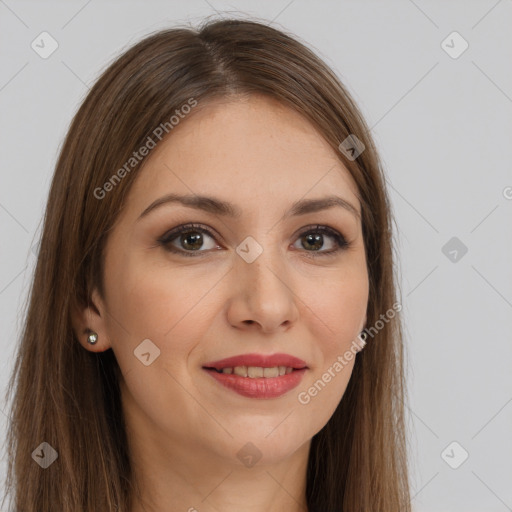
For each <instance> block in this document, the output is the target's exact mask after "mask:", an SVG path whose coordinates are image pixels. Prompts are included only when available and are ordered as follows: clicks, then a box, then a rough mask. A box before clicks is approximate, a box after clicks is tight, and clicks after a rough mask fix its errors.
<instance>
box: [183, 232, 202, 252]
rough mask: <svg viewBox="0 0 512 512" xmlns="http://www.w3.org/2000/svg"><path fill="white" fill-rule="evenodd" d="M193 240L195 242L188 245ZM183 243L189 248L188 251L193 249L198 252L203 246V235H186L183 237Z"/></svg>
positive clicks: (194, 233) (196, 233) (195, 233)
mask: <svg viewBox="0 0 512 512" xmlns="http://www.w3.org/2000/svg"><path fill="white" fill-rule="evenodd" d="M190 233H193V234H190ZM190 239H192V240H193V242H192V243H191V244H189V243H188V240H190ZM181 242H182V243H183V247H185V248H187V249H193V250H197V249H200V248H201V246H202V245H203V235H202V233H198V232H194V231H192V232H189V233H184V234H182V235H181Z"/></svg>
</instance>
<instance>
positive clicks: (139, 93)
mask: <svg viewBox="0 0 512 512" xmlns="http://www.w3.org/2000/svg"><path fill="white" fill-rule="evenodd" d="M391 222H392V220H391V212H390V206H389V202H388V198H387V193H386V190H385V182H384V177H383V174H382V170H381V165H380V163H379V159H378V156H377V153H376V150H375V147H374V144H373V142H372V140H371V138H370V135H369V133H368V129H367V127H366V125H365V122H364V120H363V119H362V117H361V114H360V113H359V111H358V109H357V107H356V105H355V104H354V102H353V100H352V99H351V98H350V96H349V95H348V93H347V92H346V90H345V89H344V87H343V86H342V84H341V83H340V82H339V80H338V79H337V78H336V77H335V75H334V74H333V72H332V71H330V70H329V68H328V67H327V66H326V65H325V64H324V63H323V62H322V61H321V60H319V58H318V57H317V56H315V55H314V54H313V53H312V52H311V51H310V50H309V49H307V48H306V47H305V46H304V45H303V44H301V43H300V42H298V41H297V40H296V39H294V38H292V37H291V36H289V35H287V34H285V33H283V32H282V31H278V30H276V29H274V28H270V27H268V26H265V25H264V24H260V23H256V22H249V21H239V20H223V21H215V22H209V23H205V24H204V26H203V27H201V29H200V30H199V31H195V30H191V29H188V28H175V29H170V30H164V31H160V32H158V33H155V34H152V35H151V36H149V37H146V38H145V39H144V40H142V41H140V42H139V43H138V44H136V45H135V46H133V47H132V48H130V49H128V50H127V51H126V52H125V53H124V54H123V55H121V56H120V57H119V58H118V59H117V60H116V61H115V62H114V63H112V64H111V65H110V66H109V67H108V69H107V70H106V71H105V72H104V73H103V74H102V76H101V77H100V78H99V80H98V81H97V83H96V84H95V86H94V87H93V88H92V89H91V91H90V93H89V94H88V96H87V97H86V99H85V101H84V103H83V105H82V106H81V107H80V109H79V111H78V113H77V114H76V116H75V118H74V120H73V122H72V124H71V127H70V129H69V132H68V134H67V137H66V140H65V143H64V145H63V148H62V151H61V154H60V157H59V160H58V162H57V166H56V170H55V175H54V179H53V182H52V186H51V190H50V194H49V198H48V205H47V210H46V217H45V224H44V230H43V235H42V240H41V249H40V253H39V257H38V262H37V268H36V271H35V277H34V281H33V285H32V291H31V296H30V302H29V307H28V312H27V317H26V322H25V326H24V330H23V333H22V339H21V344H20V347H19V353H18V357H17V361H16V366H15V372H14V374H13V379H12V382H11V386H12V390H13V404H12V425H11V429H10V432H9V439H8V441H9V449H10V459H9V462H10V466H9V481H8V483H9V489H10V491H12V496H13V503H14V510H16V511H24V512H32V511H34V512H35V511H36V510H37V511H38V512H47V511H50V510H52V511H53V510H60V511H66V512H68V511H69V512H79V511H80V512H84V511H91V512H92V511H94V512H96V511H99V510H102V511H103V510H105V511H111V510H112V511H113V510H118V511H126V512H140V511H163V510H166V511H178V510H189V511H194V510H197V511H215V510H222V511H224V512H226V511H234V510H236V511H240V510H244V511H254V512H259V511H261V512H263V511H265V512H268V511H277V510H279V511H281V510H287V511H291V512H295V511H309V512H317V511H322V512H326V511H332V512H335V511H336V512H340V511H350V512H356V511H366V512H368V511H372V512H373V511H379V512H387V511H397V510H400V511H409V510H410V498H409V488H408V475H407V463H406V437H405V428H404V410H403V407H404V406H403V400H404V396H405V389H404V370H403V365H404V361H403V359H404V358H403V347H402V334H401V326H400V320H399V318H400V317H399V315H398V314H397V311H398V310H399V309H400V305H399V303H397V302H396V297H395V293H396V289H395V281H394V279H395V278H394V276H393V268H394V267H393V259H392V233H391ZM368 334H369V335H370V336H371V339H370V338H369V337H368ZM365 338H366V339H367V346H366V347H365V348H364V350H362V348H363V347H364V344H365V342H364V340H365Z"/></svg>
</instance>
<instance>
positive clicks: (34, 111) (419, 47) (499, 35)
mask: <svg viewBox="0 0 512 512" xmlns="http://www.w3.org/2000/svg"><path fill="white" fill-rule="evenodd" d="M216 10H217V11H219V12H225V11H230V12H231V13H232V14H236V15H237V16H256V17H258V18H260V19H266V20H269V21H270V20H275V23H276V24H277V25H276V26H278V27H282V28H284V29H286V30H290V31H291V32H293V33H295V34H296V35H297V36H298V37H300V38H302V39H303V40H304V41H306V42H307V44H308V45H309V46H310V47H312V48H313V49H315V50H316V51H317V52H318V53H319V54H320V56H321V57H323V58H324V59H325V60H326V61H327V63H328V64H330V65H331V66H332V67H333V68H334V70H335V71H336V72H337V73H338V75H339V76H340V78H341V79H342V80H343V82H344V83H345V84H346V86H347V87H348V89H349V91H350V92H351V93H352V94H353V95H354V97H355V99H356V101H357V102H358V103H359V105H360V107H361V109H362V111H363V114H364V115H365V116H366V119H367V120H368V123H369V125H370V126H371V127H372V130H371V131H372V134H373V136H374V137H375V139H376V142H377V144H378V147H379V149H380V152H381V156H382V159H383V161H384V165H385V168H386V173H387V178H388V184H389V191H390V196H391V200H392V204H393V210H394V214H395V216H396V220H397V223H398V231H397V232H396V238H397V240H398V256H399V268H398V270H399V272H400V274H401V278H400V279H401V290H402V299H403V307H404V310H403V311H404V320H405V324H406V341H407V349H408V360H409V370H408V387H409V394H410V401H409V403H408V406H407V413H408V424H409V429H410V440H411V449H410V461H411V468H412V483H413V489H412V494H413V496H414V499H413V506H414V510H416V511H417V512H423V511H464V512H467V511H486V512H493V511H495V512H502V511H506V510H512V485H511V482H512V463H511V459H512V441H511V433H512V429H511V426H512V403H511V402H512V374H511V371H510V368H511V361H512V343H511V336H510V332H511V328H512V315H511V313H512V264H511V262H512V239H511V227H512V223H511V221H512V188H507V187H512V171H511V163H510V162H511V157H512V150H511V138H510V137H511V132H512V130H511V129H512V116H511V114H512V70H511V66H510V63H511V62H512V36H511V30H510V27H511V26H512V25H511V21H512V19H511V18H512V2H511V1H510V0H501V1H495V0H489V1H487V0H485V1H483V0H482V1H473V2H469V1H464V2H463V1H452V2H442V1H428V2H427V1H420V0H416V1H415V2H413V1H411V0H409V1H408V0H401V1H398V0H397V1H382V2H377V1H373V2H370V1H359V2H355V1H341V2H340V1H337V2H334V1H323V2H315V4H314V5H313V4H312V3H307V2H305V1H304V0H292V1H289V0H283V1H278V2H266V3H260V2H256V1H244V2H237V3H236V4H235V3H228V2H222V1H216V0H209V1H203V0H195V1H191V2H188V3H186V4H185V3H184V2H177V1H167V2H157V1H150V2H142V1H139V2H135V1H124V2H113V1H108V2H107V1H104V2H99V1H98V0H92V1H89V2H87V1H82V2H75V1H67V2H44V3H43V2H35V1H34V2H23V1H14V0H5V1H1V0H0V38H1V45H0V48H1V49H2V53H1V57H0V58H1V61H0V63H1V67H0V73H1V75H0V106H1V109H2V115H1V118H0V126H1V130H2V131H1V138H0V140H1V144H2V151H1V153H0V158H1V166H0V173H1V186H0V230H1V234H0V236H1V244H0V255H1V267H0V310H1V322H2V323H1V325H0V329H1V337H0V349H1V351H0V353H1V359H0V388H1V389H2V391H3V390H4V389H5V385H6V383H7V378H8V375H9V374H10V371H11V369H12V361H13V355H14V351H15V348H16V343H17V336H18V333H19V329H20V326H21V320H22V318H21V316H20V312H21V308H22V306H23V301H24V299H25V297H26V294H27V291H28V286H29V284H30V279H31V274H32V271H33V268H34V262H35V256H34V254H33V253H32V252H31V248H32V247H33V246H34V244H35V243H36V241H37V237H38V234H39V229H40V222H41V217H42V214H43V211H44V206H45V201H46V196H47V192H48V187H49V183H50V180H51V176H52V173H53V168H54V165H55V161H56V157H57V154H58V150H59V149H60V146H61V143H62V140H63V137H64V135H65V133H66V130H67V127H68V124H69V122H70V120H71V118H72V116H73V114H74V113H75V111H76V109H77V107H78V105H79V104H80V102H81V101H82V100H83V98H84V96H85V95H86V93H87V92H88V88H89V87H90V85H91V84H92V83H93V82H94V80H95V78H96V77H97V76H98V74H99V72H100V71H101V70H102V69H103V68H104V67H105V66H106V65H107V64H108V63H109V62H110V61H111V59H112V58H113V57H114V56H116V55H118V54H119V53H120V52H121V51H122V50H123V49H125V48H127V47H128V46H130V45H132V44H133V43H135V42H136V41H138V40H139V39H140V38H142V37H143V36H144V35H145V34H147V33H149V32H151V31H154V30H156V29H159V28H164V27H168V26H171V25H172V24H174V23H175V22H176V21H187V20H190V21H192V22H195V21H198V20H200V19H201V18H202V17H203V16H206V15H212V14H215V11H216ZM240 13H242V14H240ZM42 31H47V32H49V33H50V34H51V35H52V36H53V38H55V39H56V40H57V42H58V44H59V47H58V49H57V50H56V51H55V53H53V54H52V55H51V56H50V57H49V58H48V59H42V58H41V57H40V56H39V55H38V54H37V53H36V52H35V51H34V50H33V49H32V48H31V43H32V41H33V40H34V39H36V37H37V36H38V35H39V34H40V33H41V32H42ZM453 31H457V32H459V33H460V34H461V35H462V37H463V38H464V39H465V40H466V41H467V42H468V43H469V48H468V49H467V50H466V51H465V52H464V53H462V54H461V55H460V56H459V57H458V58H456V59H455V58H452V57H450V56H449V55H448V54H447V53H446V52H445V51H444V50H443V48H442V47H441V42H442V41H443V40H445V38H446V37H447V36H448V35H449V34H451V33H452V32H453ZM450 41H451V40H450V39H448V44H449V45H451V46H453V47H454V48H453V50H457V49H458V48H460V45H459V43H457V42H453V43H452V42H450ZM453 50H452V51H453ZM452 237H457V238H458V240H459V241H460V243H463V244H464V245H465V246H466V247H467V249H468V251H467V253H466V254H464V255H463V256H461V254H462V253H461V252H460V251H458V253H457V260H456V261H455V262H454V261H451V259H450V258H453V257H454V253H452V254H451V255H450V253H449V251H450V250H453V247H451V246H450V245H449V246H448V248H447V249H445V251H444V252H443V250H442V248H443V247H444V246H445V244H446V243H447V242H448V241H449V240H450V239H451V238H452ZM457 243H459V242H457ZM459 245H460V244H459ZM456 250H458V249H456ZM445 253H446V254H447V255H448V256H449V257H448V256H447V255H445ZM84 385H88V384H87V383H84ZM0 409H1V410H2V412H3V414H2V413H0V423H1V424H0V432H1V433H2V436H1V438H2V439H3V438H4V433H5V432H6V428H7V421H8V420H7V416H6V406H5V403H4V402H3V401H2V402H0ZM453 441H456V442H457V443H458V445H456V446H455V448H454V449H453V451H452V450H451V448H450V449H448V452H447V454H446V452H444V450H445V448H446V447H447V446H448V445H450V443H452V442H453ZM462 449H464V450H466V451H467V452H468V453H469V457H468V459H467V460H466V461H465V462H464V463H463V464H462V465H460V466H459V467H458V468H457V469H453V468H452V467H450V466H449V465H448V463H447V462H446V461H449V462H450V463H451V464H452V465H454V463H458V462H460V460H461V459H460V457H461V453H463V452H462ZM442 453H445V455H444V457H443V456H442ZM4 475H5V456H3V458H2V463H1V465H0V478H2V479H3V477H4Z"/></svg>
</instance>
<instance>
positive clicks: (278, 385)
mask: <svg viewBox="0 0 512 512" xmlns="http://www.w3.org/2000/svg"><path fill="white" fill-rule="evenodd" d="M203 369H204V370H205V371H206V372H207V373H208V374H209V375H211V376H212V377H213V378H214V379H215V380H216V381H217V382H218V383H219V384H221V385H222V386H224V387H225V388H228V389H230V390H232V391H235V392H236V393H238V394H240V395H242V396H244V397H248V398H259V399H268V398H277V397H280V396H282V395H284V394H285V393H287V392H288V391H290V390H292V389H293V388H295V387H297V386H298V385H299V383H300V381H301V380H302V378H303V376H304V373H305V372H306V371H307V370H308V367H307V366H306V363H305V362H304V361H303V360H302V359H299V358H297V357H294V356H291V355H289V354H271V355H267V354H244V355H240V356H233V357H228V358H226V359H221V360H219V361H211V362H209V363H206V364H205V365H204V366H203ZM277 370H279V371H278V372H277ZM285 370H286V371H285Z"/></svg>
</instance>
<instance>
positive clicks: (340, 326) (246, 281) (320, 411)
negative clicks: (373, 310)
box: [76, 95, 368, 512]
mask: <svg viewBox="0 0 512 512" xmlns="http://www.w3.org/2000/svg"><path fill="white" fill-rule="evenodd" d="M220 127H222V129H220ZM119 186H122V185H119ZM168 193H179V194H201V195H209V196H214V197H217V198H220V199H222V200H227V201H230V202H232V203H234V204H235V206H237V207H239V208H240V209H241V210H242V214H241V216H240V218H237V219H234V218H229V217H226V218H224V217H222V216H220V215H215V214H212V213H209V212H205V211H200V210H196V209H193V208H190V207H186V206H183V205H180V204H178V203H169V204H166V205H162V206H160V207H158V208H155V209H154V210H153V211H151V212H150V213H148V214H147V215H145V216H143V217H142V218H140V219H139V216H140V215H141V213H142V212H143V211H144V210H145V209H146V208H147V207H148V205H150V204H151V203H152V202H153V201H155V200H156V199H158V198H160V197H162V196H165V195H166V194H168ZM329 194H336V195H338V196H340V197H342V198H343V199H345V200H346V201H348V202H350V203H351V204H352V205H353V206H354V208H355V209H356V210H357V212H359V213H360V203H359V200H358V195H357V187H356V184H355V182H354V181H353V179H352V178H351V176H350V174H349V172H348V170H347V169H346V168H345V167H344V166H343V164H342V163H341V162H340V160H339V158H338V155H337V154H336V152H335V151H334V150H333V149H332V148H331V147H330V146H329V145H328V144H327V142H325V140H324V139H323V138H322V137H321V135H320V134H319V133H318V132H317V131H316V130H315V128H314V127H313V126H312V125H311V124H310V123H309V122H308V121H306V120H305V119H303V118H302V117H301V116H300V115H299V114H297V113H296V112H295V111H293V110H291V109H289V108H287V107H285V106H282V105H281V104H279V103H277V102H276V101H275V100H271V99H268V98H264V97H259V96H254V95H253V96H250V97H245V98H243V99H236V100H233V99H232V100H229V101H228V100H226V101H222V102H219V101H216V102H214V103H210V104H207V105H202V106H200V107H198V108H197V109H196V111H195V112H194V113H193V114H191V115H190V116H189V118H186V119H185V120H183V121H181V123H180V124H179V125H178V126H177V127H175V128H174V130H173V131H172V132H171V134H170V136H169V137H168V138H167V139H164V141H163V142H162V143H161V144H160V145H159V146H157V148H156V149H154V150H152V153H150V157H149V158H148V160H147V161H146V162H145V166H144V167H143V169H142V170H141V172H140V174H139V176H138V177H137V180H136V181H135V183H134V185H133V187H132V189H131V190H130V193H129V195H128V197H127V203H126V208H125V209H124V210H123V211H122V213H121V214H120V216H119V218H118V222H117V223H116V226H115V228H114V229H113V231H112V232H111V235H110V237H109V239H108V242H107V247H106V253H105V273H104V277H105V296H104V297H100V296H99V294H98V293H97V292H96V291H94V292H93V294H92V300H93V303H94V305H95V306H96V308H97V310H98V312H96V311H95V310H94V308H87V309H84V310H83V311H81V312H80V314H79V315H78V316H77V318H76V328H77V329H78V332H83V331H81V329H84V328H86V327H87V328H90V329H92V330H94V331H95V332H97V333H98V342H97V343H96V345H94V346H92V345H89V344H87V343H86V336H79V339H80V342H81V343H82V344H83V346H84V348H85V349H87V350H90V351H97V352H99V351H103V350H107V349H109V348H112V349H113V351H114V353H115V355H116V358H117V360H118V362H119V365H120V367H121V370H122V373H123V376H124V378H123V380H122V382H121V390H122V402H123V407H124V411H125V415H126V424H127V432H128V439H129V449H130V453H131V458H132V463H133V467H134V472H135V477H136V480H137V482H138V483H139V486H140V488H141V496H140V497H138V498H136V497H134V500H135V501H134V506H133V509H132V512H142V511H143V510H146V511H164V510H165V511H189V512H193V511H196V510H197V511H200V512H207V511H212V512H213V511H222V512H239V511H240V510H244V511H247V512H277V511H282V510H287V511H290V512H299V511H301V512H304V511H306V510H307V507H306V501H305V489H306V468H307V459H308V453H309V449H310V443H311V439H312V437H313V436H314V435H315V434H316V433H317V432H318V431H319V430H320V429H321V428H322V427H323V426H324V425H325V424H326V423H327V421H328V420H329V418H330V417H331V415H332V414H333V412H334V410H335V408H336V406H337V405H338V403H339V401H340V400H341V398H342V396H343V394H344V392H345V389H346V387H347V384H348V382H349V379H350V376H351V373H352V369H353V366H354V363H355V357H354V359H352V360H351V361H350V362H348V363H347V364H346V365H345V366H344V367H343V369H342V371H339V372H337V373H336V372H335V373H334V375H335V376H334V377H331V379H330V382H329V383H327V384H326V385H325V387H323V389H321V391H319V392H318V394H317V395H316V396H314V397H311V400H310V401H309V403H307V404H302V403H300V402H299V400H298V395H299V393H300V392H304V391H305V390H306V391H307V390H308V388H310V387H311V386H312V385H313V384H314V383H315V382H316V381H317V380H318V379H321V377H322V374H324V372H325V371H326V370H327V369H328V368H329V367H332V365H333V364H334V362H335V361H336V360H337V358H338V356H340V355H343V354H344V353H345V352H346V351H347V350H349V348H350V346H351V345H352V343H353V341H354V339H356V337H357V335H358V333H359V332H360V331H361V330H362V329H363V327H364V325H365V321H366V307H367V303H368V274H367V268H366V258H365V249H364V241H363V235H362V227H361V222H360V218H359V217H358V216H357V215H354V214H353V213H351V212H350V211H348V210H347V209H344V208H341V207H332V208H329V209H324V210H322V211H319V212H316V213H308V214H305V215H301V216H297V217H289V218H283V215H284V213H285V211H287V210H288V209H289V208H290V207H291V205H292V203H294V202H295V201H298V200H300V199H303V198H307V199H311V198H321V197H324V196H326V195H329ZM103 200H105V201H106V200H108V196H107V197H106V198H105V199H103ZM189 222H194V223H200V224H202V225H205V226H206V227H209V228H210V229H211V230H212V231H213V233H214V235H215V236H214V237H213V238H212V237H211V236H210V235H208V234H205V233H203V238H202V242H203V244H202V245H201V243H200V242H199V243H197V242H196V244H197V245H196V246H197V247H199V251H197V250H196V251H195V252H194V251H193V250H192V249H190V246H191V245H190V244H191V242H190V233H189V237H187V236H186V235H183V236H182V237H181V238H180V235H177V236H176V237H175V238H174V239H173V241H172V242H171V243H169V245H171V246H173V247H175V248H176V249H177V250H180V249H181V250H182V251H183V252H186V251H187V250H188V252H189V253H190V252H193V254H198V252H201V254H202V256H201V255H199V256H196V257H194V256H192V257H187V256H186V255H179V254H174V253H172V252H169V251H167V250H166V249H165V248H164V247H163V246H162V245H160V244H159V243H158V242H157V240H158V239H159V238H160V237H162V235H164V234H166V233H168V232H169V231H170V230H171V229H172V228H174V227H176V226H179V225H182V224H185V223H189ZM316 224H319V225H327V226H330V227H331V228H333V229H335V230H336V231H338V232H340V233H341V234H342V235H343V236H344V237H345V238H346V240H347V241H348V242H349V244H350V245H349V247H348V248H345V249H340V250H339V251H338V252H337V253H336V254H334V255H331V256H328V255H325V252H328V251H329V250H331V249H334V248H336V246H337V245H336V240H335V239H334V238H333V237H332V236H331V235H328V234H324V235H323V238H322V234H321V233H319V234H320V241H319V242H318V247H319V250H317V251H315V250H313V249H312V248H311V246H310V245H308V240H305V236H304V235H305V234H306V233H304V234H302V231H301V230H302V229H303V228H308V227H311V230H313V233H312V234H313V235H314V234H317V233H318V232H317V231H315V230H314V227H315V226H314V225H316ZM312 225H313V226H312ZM192 232H193V233H194V234H197V230H196V229H192ZM308 232H309V231H308ZM199 234H201V233H200V232H199ZM247 236H251V237H253V238H254V239H255V240H256V241H257V242H258V244H259V245H260V246H261V247H262V248H263V252H262V254H260V255H259V256H258V257H257V258H256V260H255V261H254V262H252V263H247V262H246V261H245V260H244V259H243V258H241V257H240V256H239V255H238V253H237V252H236V248H237V246H238V245H239V244H240V243H241V242H242V241H243V240H244V239H245V238H246V237H247ZM184 239H185V240H184ZM187 242H188V243H189V245H186V244H187ZM193 242H194V240H192V245H193ZM309 243H313V244H314V240H313V241H310V242H309ZM322 252H323V254H322ZM312 255H317V257H316V258H314V257H313V256H312ZM145 339H150V340H151V341H152V343H154V345H156V346H157V347H158V348H159V350H160V355H159V357H157V358H156V359H154V361H153V362H151V364H149V365H148V366H146V365H144V364H142V363H141V361H140V360H139V359H138V358H137V357H135V356H134V350H135V349H136V348H137V347H138V346H139V344H140V343H141V342H142V340H145ZM352 346H353V345H352ZM250 352H257V353H265V354H272V353H277V352H284V353H288V354H291V355H294V356H296V357H299V358H301V359H303V360H304V361H306V363H307V366H308V370H306V373H305V375H304V378H303V380H302V382H301V383H300V384H299V386H298V387H297V388H295V389H293V390H291V391H289V392H287V393H286V394H285V395H283V396H281V397H278V398H272V399H254V398H246V397H243V396H241V395H239V394H238V393H235V392H234V391H232V390H229V389H227V388H225V387H223V386H222V385H220V384H219V383H218V382H216V381H215V380H214V379H213V378H212V377H211V376H210V375H209V374H208V373H207V372H206V371H205V370H203V369H202V365H203V364H205V363H206V362H208V361H214V360H218V359H222V358H225V357H229V356H233V355H239V354H245V353H250ZM151 357H152V356H151ZM356 357H357V356H356ZM248 442H251V443H252V444H253V445H254V446H255V447H256V448H257V450H258V452H259V453H260V455H261V458H260V459H259V460H258V462H257V463H256V464H255V465H253V466H252V467H248V466H246V465H245V464H244V463H243V461H242V460H240V459H239V458H238V457H237V453H238V452H239V451H240V450H242V453H245V451H247V450H248V448H247V446H246V444H247V443H248ZM244 447H245V448H244ZM244 450H245V451H244Z"/></svg>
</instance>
